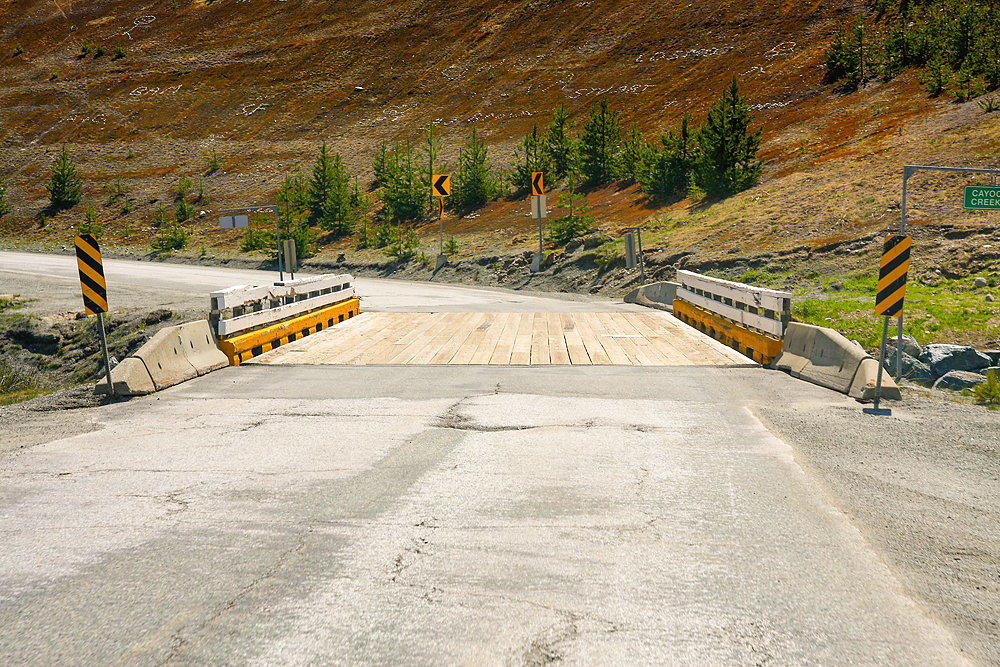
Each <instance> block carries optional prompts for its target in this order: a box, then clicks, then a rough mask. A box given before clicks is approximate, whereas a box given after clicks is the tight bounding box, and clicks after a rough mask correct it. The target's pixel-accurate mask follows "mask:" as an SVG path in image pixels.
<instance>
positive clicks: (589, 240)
mask: <svg viewBox="0 0 1000 667" xmlns="http://www.w3.org/2000/svg"><path fill="white" fill-rule="evenodd" d="M610 240H611V239H609V238H608V237H607V236H605V235H604V234H600V233H598V232H594V233H593V234H588V235H587V236H584V237H583V248H584V250H593V249H594V248H599V247H600V246H602V245H604V244H605V243H607V242H608V241H610Z"/></svg>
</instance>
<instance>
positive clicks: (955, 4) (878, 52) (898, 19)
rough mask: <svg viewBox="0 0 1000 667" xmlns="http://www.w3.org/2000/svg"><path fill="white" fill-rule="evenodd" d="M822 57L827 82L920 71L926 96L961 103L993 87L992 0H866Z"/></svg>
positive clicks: (998, 43) (996, 83) (996, 84)
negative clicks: (863, 10)
mask: <svg viewBox="0 0 1000 667" xmlns="http://www.w3.org/2000/svg"><path fill="white" fill-rule="evenodd" d="M868 6H869V12H868V14H869V15H868V16H858V17H856V18H855V19H853V20H852V21H850V22H849V23H848V24H846V25H844V26H842V27H841V29H840V30H838V31H837V33H836V34H835V35H834V37H833V40H832V42H831V43H830V47H829V48H828V49H827V50H826V52H825V66H826V72H827V77H828V78H829V79H830V80H833V81H839V80H847V81H851V82H859V81H864V80H866V79H870V78H875V77H882V78H883V79H884V80H886V81H889V80H891V79H893V78H895V77H896V76H898V75H899V74H900V73H902V72H903V71H904V70H905V69H907V68H916V69H919V70H920V79H921V82H922V83H923V84H924V86H925V87H926V89H927V90H928V92H930V93H931V94H932V95H939V94H941V93H943V92H948V93H950V94H951V95H952V96H953V97H954V98H955V99H956V100H957V101H960V102H964V101H966V100H968V99H971V98H973V97H977V96H979V95H982V94H983V93H986V92H988V91H992V90H996V89H998V88H1000V6H998V5H997V3H995V2H993V0H872V1H871V2H869V3H868Z"/></svg>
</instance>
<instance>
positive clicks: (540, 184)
mask: <svg viewBox="0 0 1000 667" xmlns="http://www.w3.org/2000/svg"><path fill="white" fill-rule="evenodd" d="M547 208H548V200H547V199H546V198H545V174H544V172H541V171H533V172H531V212H532V214H533V215H534V217H536V218H538V254H536V255H535V257H534V258H533V259H532V260H531V272H532V273H538V272H539V271H541V270H542V262H543V261H544V260H545V249H544V247H543V241H542V236H543V229H542V218H547V217H548V211H547V210H546V209H547Z"/></svg>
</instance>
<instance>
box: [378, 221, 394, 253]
mask: <svg viewBox="0 0 1000 667" xmlns="http://www.w3.org/2000/svg"><path fill="white" fill-rule="evenodd" d="M393 237H394V233H393V228H392V225H390V224H389V223H388V222H385V223H382V224H381V225H379V226H378V227H376V228H375V235H374V239H373V242H374V244H375V247H376V248H384V247H386V246H387V245H389V244H390V243H392V240H393Z"/></svg>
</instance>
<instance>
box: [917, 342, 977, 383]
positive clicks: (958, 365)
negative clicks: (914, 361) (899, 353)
mask: <svg viewBox="0 0 1000 667" xmlns="http://www.w3.org/2000/svg"><path fill="white" fill-rule="evenodd" d="M919 359H920V361H922V362H924V363H925V364H928V365H929V366H930V367H931V372H932V373H934V377H941V376H942V375H945V374H946V373H949V372H950V371H976V370H979V369H980V368H986V367H988V366H990V365H991V364H992V360H991V359H990V358H989V357H988V356H986V355H985V354H982V353H981V352H978V351H977V350H976V348H974V347H969V346H968V345H947V344H944V343H933V344H931V345H928V346H927V347H925V348H924V351H923V352H922V353H921V354H920V356H919Z"/></svg>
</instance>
